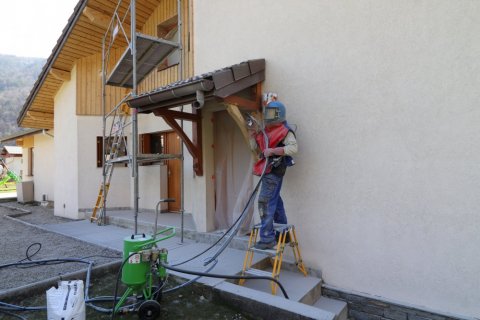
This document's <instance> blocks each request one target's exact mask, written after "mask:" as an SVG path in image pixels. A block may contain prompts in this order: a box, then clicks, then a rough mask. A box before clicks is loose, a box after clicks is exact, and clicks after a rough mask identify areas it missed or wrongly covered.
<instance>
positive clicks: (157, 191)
mask: <svg viewBox="0 0 480 320" xmlns="http://www.w3.org/2000/svg"><path fill="white" fill-rule="evenodd" d="M185 112H190V111H189V110H187V109H185ZM138 128H139V129H138V132H139V134H143V133H150V132H157V131H167V130H172V129H171V128H170V126H169V125H167V124H166V123H165V121H163V119H162V118H161V117H156V116H154V115H153V114H139V116H138ZM184 128H185V132H186V133H187V134H188V135H189V136H190V137H191V132H192V126H191V123H189V122H188V121H184ZM161 170H162V169H161V167H160V165H151V166H140V167H139V169H138V174H139V182H138V188H139V196H140V199H139V207H140V208H142V209H150V210H152V209H155V206H156V204H157V202H158V200H159V199H160V195H161V194H164V192H167V191H166V190H165V191H162V190H161V184H160V180H161V179H162V176H161V174H160V172H161ZM184 177H185V180H184V181H185V182H184V185H185V190H184V209H185V212H188V213H192V212H194V211H195V210H193V207H192V206H193V199H192V192H191V190H190V188H191V186H192V182H193V179H194V178H193V160H192V157H191V156H190V154H189V152H188V150H187V148H186V147H184Z"/></svg>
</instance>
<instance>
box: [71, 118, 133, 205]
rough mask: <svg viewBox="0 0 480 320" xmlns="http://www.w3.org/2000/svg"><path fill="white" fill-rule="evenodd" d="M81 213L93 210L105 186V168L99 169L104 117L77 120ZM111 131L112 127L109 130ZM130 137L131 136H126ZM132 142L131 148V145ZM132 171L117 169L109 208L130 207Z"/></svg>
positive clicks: (110, 194) (122, 168)
mask: <svg viewBox="0 0 480 320" xmlns="http://www.w3.org/2000/svg"><path fill="white" fill-rule="evenodd" d="M77 125H78V170H79V172H80V174H79V176H78V185H79V194H78V203H79V209H80V210H82V209H87V210H92V208H93V207H94V206H95V203H96V201H97V197H98V192H99V190H100V185H101V184H102V182H103V175H102V168H101V167H100V168H97V137H102V136H103V129H102V127H103V121H102V117H100V116H77ZM109 129H110V127H108V130H109ZM126 134H127V135H128V133H127V132H126ZM131 141H132V140H130V138H128V139H127V144H129V143H131ZM129 179H130V168H129V167H124V166H116V167H115V168H114V171H113V175H112V180H111V183H110V190H109V192H108V195H107V208H119V207H123V208H125V207H130V189H131V187H130V180H129Z"/></svg>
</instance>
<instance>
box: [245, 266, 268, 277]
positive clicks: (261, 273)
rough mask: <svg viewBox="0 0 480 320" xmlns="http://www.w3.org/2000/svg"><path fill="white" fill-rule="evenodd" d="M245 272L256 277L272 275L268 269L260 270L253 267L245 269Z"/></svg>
mask: <svg viewBox="0 0 480 320" xmlns="http://www.w3.org/2000/svg"><path fill="white" fill-rule="evenodd" d="M245 273H246V274H248V275H252V276H258V277H271V276H272V272H268V271H264V270H260V269H255V268H250V269H247V270H245Z"/></svg>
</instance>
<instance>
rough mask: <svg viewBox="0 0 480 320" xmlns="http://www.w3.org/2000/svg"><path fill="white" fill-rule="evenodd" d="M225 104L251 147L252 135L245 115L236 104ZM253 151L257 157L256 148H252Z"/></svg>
mask: <svg viewBox="0 0 480 320" xmlns="http://www.w3.org/2000/svg"><path fill="white" fill-rule="evenodd" d="M225 106H226V108H227V112H228V114H229V115H230V116H231V117H232V119H233V120H234V121H235V123H236V124H237V126H238V128H239V129H240V132H241V133H242V136H243V139H244V140H245V142H246V143H247V146H248V148H249V149H250V135H249V133H248V130H247V127H246V124H245V118H244V117H243V115H242V113H241V112H240V110H239V109H238V107H237V106H236V105H233V104H227V103H226V104H225ZM250 150H251V149H250ZM251 151H252V155H253V157H254V158H255V159H257V158H258V155H257V153H256V152H255V150H251Z"/></svg>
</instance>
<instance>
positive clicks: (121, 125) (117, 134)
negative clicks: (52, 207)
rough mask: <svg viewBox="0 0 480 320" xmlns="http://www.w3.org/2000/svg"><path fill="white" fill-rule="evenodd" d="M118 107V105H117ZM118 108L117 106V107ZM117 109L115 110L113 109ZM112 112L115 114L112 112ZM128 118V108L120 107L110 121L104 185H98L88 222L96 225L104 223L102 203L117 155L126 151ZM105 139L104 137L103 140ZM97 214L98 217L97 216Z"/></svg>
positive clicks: (105, 196) (106, 146)
mask: <svg viewBox="0 0 480 320" xmlns="http://www.w3.org/2000/svg"><path fill="white" fill-rule="evenodd" d="M119 106H120V105H119ZM117 107H118V106H117ZM115 109H117V108H115ZM113 112H117V110H114V111H113ZM127 116H128V108H127V107H126V106H125V105H122V106H121V107H120V110H118V114H116V115H114V118H113V121H112V127H111V129H110V136H108V140H107V142H108V143H105V144H104V145H105V148H106V149H107V150H108V149H109V152H108V154H107V153H106V152H105V151H104V159H103V161H104V169H103V175H104V176H105V180H104V181H105V184H104V183H103V182H102V184H101V185H100V190H99V191H98V196H97V201H96V202H95V206H94V207H93V211H92V216H91V217H90V222H93V221H97V223H98V224H102V223H104V222H105V221H103V220H104V218H105V208H104V202H105V199H106V198H107V195H108V190H109V189H110V181H111V179H112V175H113V168H114V167H115V166H114V164H115V160H116V159H118V153H119V151H120V150H121V149H122V147H125V149H126V145H127V144H126V141H125V137H124V129H125V127H126V126H127V125H129V124H126V119H127ZM105 138H106V137H104V139H105ZM98 213H100V214H99V216H97V215H98Z"/></svg>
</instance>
